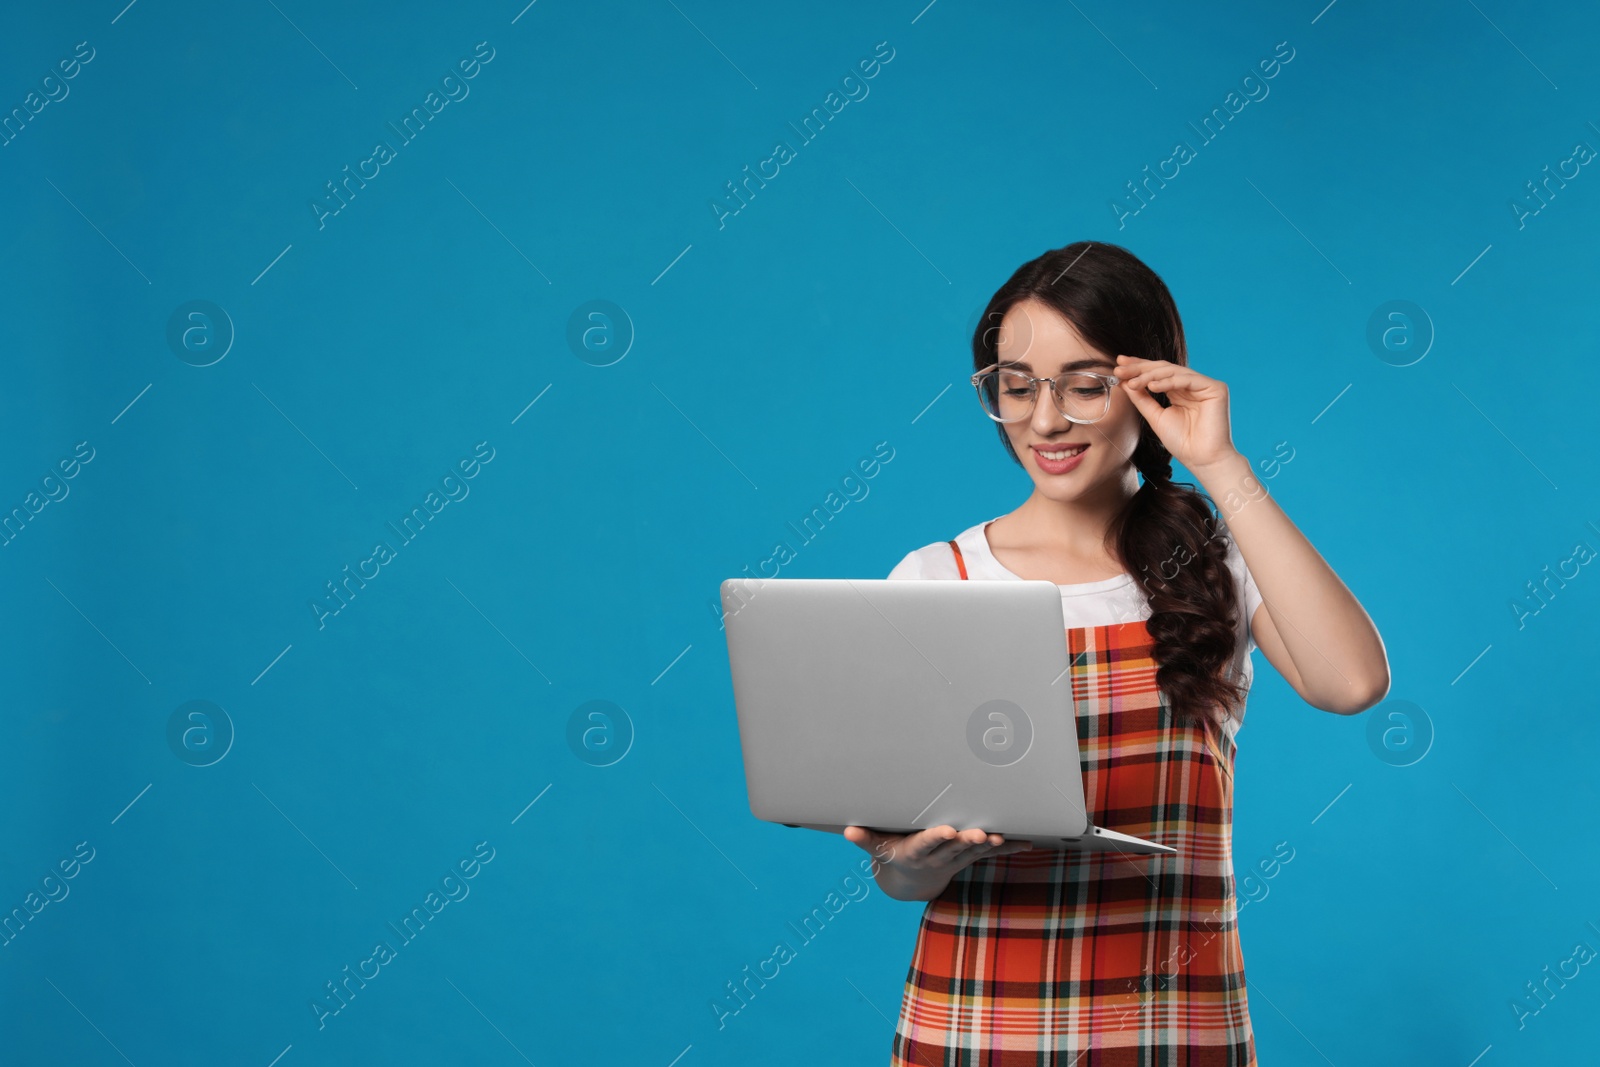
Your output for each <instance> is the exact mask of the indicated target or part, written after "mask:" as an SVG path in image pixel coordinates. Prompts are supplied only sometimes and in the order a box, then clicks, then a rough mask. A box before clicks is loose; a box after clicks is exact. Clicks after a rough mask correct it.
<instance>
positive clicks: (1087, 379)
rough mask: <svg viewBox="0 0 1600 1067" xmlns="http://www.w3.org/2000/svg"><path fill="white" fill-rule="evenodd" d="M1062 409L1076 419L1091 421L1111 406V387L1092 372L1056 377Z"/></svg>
mask: <svg viewBox="0 0 1600 1067" xmlns="http://www.w3.org/2000/svg"><path fill="white" fill-rule="evenodd" d="M1056 390H1057V392H1059V393H1060V394H1061V408H1062V410H1063V411H1064V412H1065V413H1066V414H1067V415H1069V416H1070V417H1072V418H1074V419H1085V420H1088V421H1090V422H1092V421H1094V420H1095V419H1098V418H1100V417H1101V416H1103V415H1104V414H1105V413H1106V411H1107V410H1109V409H1110V407H1111V387H1110V386H1109V385H1107V384H1106V383H1105V382H1104V381H1103V380H1102V379H1100V378H1096V377H1095V376H1094V375H1092V374H1063V375H1062V376H1061V377H1059V378H1057V379H1056Z"/></svg>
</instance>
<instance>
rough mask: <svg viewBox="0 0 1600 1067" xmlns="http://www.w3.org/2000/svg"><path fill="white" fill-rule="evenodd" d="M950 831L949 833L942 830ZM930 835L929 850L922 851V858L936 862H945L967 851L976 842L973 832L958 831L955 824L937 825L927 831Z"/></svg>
mask: <svg viewBox="0 0 1600 1067" xmlns="http://www.w3.org/2000/svg"><path fill="white" fill-rule="evenodd" d="M945 830H948V831H950V832H949V833H948V834H945V833H943V832H942V831H945ZM925 833H927V834H928V835H929V837H928V842H929V844H928V848H927V851H925V852H923V853H922V858H923V859H925V860H931V861H933V862H935V863H945V862H948V861H952V860H954V859H955V858H956V857H958V856H961V855H963V854H965V853H966V851H967V850H968V849H970V848H972V847H973V846H974V844H975V842H974V841H973V840H972V838H973V836H974V835H972V834H971V833H957V832H956V831H955V828H954V827H953V826H935V827H933V828H932V829H930V830H927V831H925Z"/></svg>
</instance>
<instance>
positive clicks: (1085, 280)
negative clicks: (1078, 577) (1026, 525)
mask: <svg viewBox="0 0 1600 1067" xmlns="http://www.w3.org/2000/svg"><path fill="white" fill-rule="evenodd" d="M1029 298H1031V299H1034V300H1037V301H1039V302H1040V303H1042V304H1044V305H1046V306H1048V307H1050V308H1053V309H1055V310H1056V311H1057V312H1058V313H1060V314H1061V316H1062V317H1063V318H1065V319H1066V320H1067V321H1068V322H1070V323H1071V324H1072V327H1073V329H1075V330H1077V332H1078V334H1079V336H1080V337H1082V338H1083V340H1084V342H1085V343H1086V344H1088V345H1090V346H1091V347H1093V348H1096V349H1098V350H1099V351H1101V352H1104V353H1106V354H1107V355H1109V356H1113V357H1115V356H1116V355H1118V354H1119V353H1120V354H1125V355H1130V356H1138V357H1140V358H1142V359H1164V360H1167V361H1169V362H1172V363H1176V364H1178V365H1179V366H1180V367H1181V366H1187V365H1188V350H1187V348H1186V347H1185V345H1184V340H1183V322H1182V320H1180V319H1179V317H1178V308H1177V305H1176V304H1175V303H1173V300H1172V294H1171V293H1170V292H1168V291H1167V286H1166V284H1165V283H1164V282H1163V281H1162V280H1161V278H1160V277H1159V276H1158V275H1157V274H1156V273H1155V271H1153V270H1151V269H1150V268H1149V267H1148V266H1146V265H1145V264H1144V263H1143V262H1142V261H1140V260H1139V259H1138V257H1136V256H1135V255H1134V254H1133V253H1132V252H1129V251H1128V250H1127V249H1126V248H1122V247H1121V246H1119V245H1113V244H1101V243H1093V242H1088V241H1077V242H1074V243H1072V244H1069V245H1067V246H1066V247H1064V248H1057V249H1054V250H1052V251H1049V252H1046V253H1044V254H1043V255H1042V256H1039V257H1038V258H1037V259H1033V260H1030V261H1029V262H1027V263H1024V264H1023V265H1022V266H1020V267H1018V268H1017V270H1016V273H1014V274H1012V275H1011V277H1010V279H1009V280H1008V281H1007V282H1006V283H1005V284H1004V285H1002V286H1001V287H1000V288H999V290H998V291H997V292H996V293H995V294H994V296H993V297H991V298H990V300H989V304H988V306H987V307H985V308H984V311H983V314H982V316H980V317H979V319H978V325H977V328H976V329H975V330H974V331H973V335H972V362H973V367H974V368H975V369H976V370H980V371H981V370H984V369H985V368H987V367H992V366H994V364H995V363H997V362H998V361H999V358H1000V357H999V352H998V349H997V344H998V340H999V335H1000V323H1001V320H1002V319H1003V318H1004V317H1005V314H1006V312H1007V311H1009V310H1010V309H1011V307H1012V306H1013V305H1014V304H1017V303H1018V302H1020V301H1022V300H1026V299H1029ZM1150 395H1151V396H1153V397H1155V399H1156V402H1157V403H1158V404H1160V405H1161V406H1162V407H1166V406H1168V404H1169V403H1170V402H1169V401H1168V400H1167V398H1166V396H1164V395H1163V394H1161V393H1156V392H1152V393H1151V394H1150ZM1140 424H1141V429H1140V433H1139V443H1138V445H1137V446H1136V447H1135V448H1134V451H1133V465H1134V466H1135V467H1136V468H1138V471H1139V473H1140V474H1141V475H1143V481H1144V484H1143V485H1141V486H1140V487H1139V491H1138V492H1137V493H1135V494H1134V495H1133V497H1132V498H1131V499H1129V501H1128V504H1127V506H1126V507H1125V508H1123V510H1122V512H1121V513H1120V514H1119V515H1118V516H1117V517H1116V518H1115V519H1114V520H1112V523H1111V527H1110V529H1109V530H1107V532H1106V545H1107V547H1108V548H1109V547H1110V546H1111V545H1115V546H1116V548H1117V555H1118V556H1119V557H1120V558H1121V559H1122V562H1123V564H1124V566H1126V567H1127V569H1128V572H1129V573H1130V574H1131V575H1132V576H1133V579H1134V581H1136V582H1138V583H1139V588H1140V589H1142V590H1143V591H1144V594H1145V596H1146V597H1147V598H1148V599H1149V602H1150V612H1151V614H1150V618H1149V619H1148V620H1147V621H1146V627H1147V628H1148V629H1149V631H1150V636H1151V639H1152V640H1153V642H1154V645H1155V651H1154V656H1155V659H1156V662H1157V663H1158V664H1159V665H1160V666H1159V668H1158V670H1157V672H1156V684H1157V686H1158V687H1160V689H1161V691H1162V692H1163V693H1165V694H1166V695H1167V697H1168V699H1169V701H1170V703H1171V705H1172V708H1173V711H1174V714H1175V715H1176V716H1178V717H1179V718H1180V720H1182V721H1184V722H1187V723H1191V724H1197V723H1200V722H1202V721H1204V720H1205V719H1210V721H1213V722H1217V723H1219V724H1220V721H1221V720H1222V719H1225V718H1226V717H1227V716H1228V715H1229V714H1230V713H1231V712H1232V711H1233V710H1234V709H1236V708H1238V707H1239V706H1241V705H1242V704H1243V700H1244V695H1245V691H1244V688H1243V687H1242V686H1240V685H1238V684H1237V683H1235V682H1233V681H1232V680H1231V677H1232V674H1231V668H1232V665H1233V658H1234V655H1235V653H1236V652H1237V646H1236V641H1237V639H1238V638H1237V627H1238V624H1239V615H1240V612H1241V610H1242V608H1241V606H1240V604H1239V602H1238V601H1239V596H1238V592H1237V588H1236V586H1235V584H1234V581H1233V574H1232V572H1231V571H1230V570H1229V569H1228V564H1227V553H1228V542H1227V540H1226V539H1225V537H1224V536H1215V535H1217V534H1220V529H1219V522H1218V519H1217V517H1216V514H1215V513H1214V512H1213V510H1212V507H1211V499H1210V497H1209V496H1207V495H1206V494H1205V493H1204V492H1202V491H1200V490H1198V489H1196V488H1195V487H1194V486H1193V484H1192V483H1187V482H1174V481H1173V480H1172V455H1171V453H1169V452H1168V451H1167V449H1166V447H1165V446H1164V445H1162V443H1161V439H1160V438H1158V437H1157V436H1156V435H1155V431H1153V430H1152V429H1150V425H1149V423H1147V422H1145V421H1144V419H1143V416H1141V417H1140ZM995 429H996V430H998V431H999V433H1000V441H1001V443H1002V444H1003V445H1004V446H1005V449H1006V452H1007V453H1008V454H1009V455H1010V456H1011V458H1012V459H1013V460H1015V461H1016V463H1017V465H1018V466H1021V465H1022V461H1021V460H1020V459H1017V454H1016V451H1015V450H1014V449H1012V447H1011V439H1010V437H1009V436H1007V434H1006V428H1005V426H1004V425H1002V424H1000V423H998V422H997V423H995ZM1174 567H1175V568H1176V569H1175V573H1173V569H1174Z"/></svg>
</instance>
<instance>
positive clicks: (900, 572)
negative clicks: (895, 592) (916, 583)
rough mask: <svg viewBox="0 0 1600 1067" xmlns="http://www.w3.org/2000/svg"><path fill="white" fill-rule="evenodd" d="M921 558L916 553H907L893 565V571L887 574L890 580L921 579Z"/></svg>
mask: <svg viewBox="0 0 1600 1067" xmlns="http://www.w3.org/2000/svg"><path fill="white" fill-rule="evenodd" d="M922 576H923V575H922V557H921V556H920V555H918V554H917V553H916V552H907V553H906V557H905V558H904V559H902V560H901V561H900V562H899V563H896V564H895V565H894V570H892V571H890V572H889V577H890V578H921V577H922Z"/></svg>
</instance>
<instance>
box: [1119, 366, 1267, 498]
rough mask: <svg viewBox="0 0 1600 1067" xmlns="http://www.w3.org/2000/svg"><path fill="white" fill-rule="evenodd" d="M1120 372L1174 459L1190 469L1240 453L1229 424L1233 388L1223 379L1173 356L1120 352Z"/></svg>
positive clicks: (1136, 404)
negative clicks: (1165, 403)
mask: <svg viewBox="0 0 1600 1067" xmlns="http://www.w3.org/2000/svg"><path fill="white" fill-rule="evenodd" d="M1116 375H1117V377H1118V378H1119V379H1121V381H1122V388H1123V391H1124V392H1126V393H1127V395H1128V398H1129V399H1130V400H1132V401H1133V406H1134V407H1135V408H1137V409H1138V411H1139V414H1141V415H1143V416H1144V419H1145V421H1146V422H1148V423H1149V424H1150V428H1151V429H1152V430H1154V431H1155V434H1156V436H1157V437H1158V438H1160V440H1161V443H1162V444H1163V445H1165V446H1166V449H1167V451H1168V452H1170V453H1172V458H1173V459H1175V460H1177V461H1178V462H1179V463H1181V464H1183V465H1184V466H1185V467H1187V468H1188V469H1189V470H1190V471H1197V470H1199V469H1201V468H1204V467H1207V466H1210V465H1212V464H1215V463H1220V462H1222V461H1223V460H1226V459H1228V458H1229V457H1230V456H1233V455H1235V454H1237V452H1238V450H1237V449H1236V448H1234V447H1233V435H1232V432H1231V431H1230V430H1229V427H1228V387H1227V386H1226V385H1224V384H1223V383H1222V382H1219V381H1217V380H1216V379H1215V378H1207V377H1206V376H1205V375H1204V374H1200V373H1198V372H1197V371H1194V370H1191V369H1190V368H1188V367H1180V366H1179V365H1178V364H1176V363H1173V362H1171V361H1170V360H1165V359H1140V358H1139V357H1138V356H1122V355H1119V356H1118V357H1117V366H1116ZM1151 391H1154V392H1158V393H1165V394H1166V395H1167V399H1168V400H1170V401H1171V402H1172V403H1171V406H1170V407H1162V406H1161V405H1160V404H1159V403H1158V402H1157V401H1156V398H1155V397H1153V396H1151V395H1150V393H1151Z"/></svg>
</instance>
